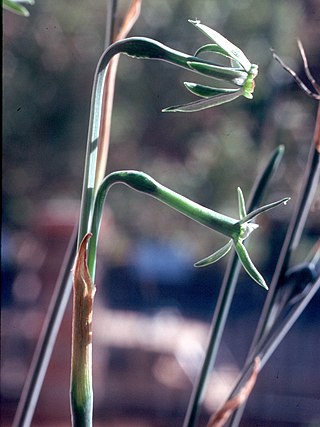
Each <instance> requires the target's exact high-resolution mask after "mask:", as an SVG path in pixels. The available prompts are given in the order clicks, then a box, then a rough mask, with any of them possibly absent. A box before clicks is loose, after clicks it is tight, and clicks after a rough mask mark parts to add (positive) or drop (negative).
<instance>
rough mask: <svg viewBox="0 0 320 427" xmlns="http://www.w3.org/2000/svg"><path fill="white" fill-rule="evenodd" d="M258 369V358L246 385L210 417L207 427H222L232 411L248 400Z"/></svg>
mask: <svg viewBox="0 0 320 427" xmlns="http://www.w3.org/2000/svg"><path fill="white" fill-rule="evenodd" d="M259 367H260V359H259V357H256V358H255V360H254V367H253V370H252V373H251V375H250V377H249V379H248V381H247V382H246V384H245V385H244V386H243V387H242V389H241V390H240V391H239V393H238V394H237V395H236V396H235V397H232V398H230V399H228V400H227V401H226V402H225V403H224V404H223V406H222V407H221V408H220V409H219V410H218V411H217V412H216V413H215V414H214V415H212V417H211V418H210V419H209V422H208V424H207V427H223V426H224V425H225V423H226V422H227V421H228V419H229V418H230V416H231V414H232V413H233V411H235V410H236V409H237V408H239V406H241V405H242V403H244V402H245V401H246V400H247V399H248V397H249V395H250V393H251V391H252V389H253V387H254V385H255V383H256V380H257V377H258V373H259V371H260V369H259Z"/></svg>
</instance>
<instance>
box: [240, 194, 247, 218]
mask: <svg viewBox="0 0 320 427" xmlns="http://www.w3.org/2000/svg"><path fill="white" fill-rule="evenodd" d="M238 206H239V218H240V219H242V218H244V217H245V216H246V215H247V212H246V205H245V202H244V197H243V193H242V190H241V188H240V187H238Z"/></svg>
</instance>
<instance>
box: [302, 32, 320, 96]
mask: <svg viewBox="0 0 320 427" xmlns="http://www.w3.org/2000/svg"><path fill="white" fill-rule="evenodd" d="M297 42H298V47H299V50H300V55H301V58H302V60H303V66H304V70H305V72H306V75H307V77H308V79H309V82H310V83H311V84H312V86H313V87H314V89H315V91H316V92H317V93H319V94H320V86H319V85H318V83H317V82H316V79H315V78H314V77H313V75H312V74H311V72H310V69H309V64H308V60H307V56H306V53H305V51H304V47H303V45H302V43H301V40H299V39H298V40H297Z"/></svg>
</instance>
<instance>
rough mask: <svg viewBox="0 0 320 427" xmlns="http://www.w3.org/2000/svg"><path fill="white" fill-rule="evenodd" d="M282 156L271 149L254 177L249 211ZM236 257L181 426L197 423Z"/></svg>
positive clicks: (191, 426)
mask: <svg viewBox="0 0 320 427" xmlns="http://www.w3.org/2000/svg"><path fill="white" fill-rule="evenodd" d="M282 155H283V147H282V146H280V147H278V149H276V150H275V151H274V153H273V154H272V156H271V158H270V159H269V161H268V163H267V166H266V167H265V169H264V171H263V173H262V174H261V175H260V177H259V178H258V179H257V180H256V183H255V186H254V188H253V189H252V196H251V197H250V201H249V203H248V209H247V211H248V212H251V211H252V210H253V209H254V208H255V207H256V206H257V205H258V203H259V202H260V200H261V198H262V197H263V194H264V190H265V188H266V186H267V184H268V182H269V180H270V178H271V177H272V174H273V173H274V171H275V170H276V168H277V166H278V164H279V162H280V160H281V158H282ZM240 267H241V265H240V261H239V258H238V257H237V256H236V255H235V253H233V255H232V257H231V258H230V260H229V263H228V266H227V270H226V273H225V276H224V279H223V283H222V287H221V291H220V293H219V298H218V301H217V305H216V308H215V311H214V316H213V319H212V323H211V330H210V338H209V343H208V347H207V349H206V355H205V360H204V363H203V366H202V368H201V372H200V374H199V377H198V380H197V383H196V384H195V386H194V388H193V392H192V395H191V398H190V402H189V406H188V409H187V413H186V416H185V420H184V427H194V426H195V425H196V423H197V419H198V415H199V410H200V405H201V403H202V397H203V394H204V391H205V386H206V382H207V379H208V376H209V373H210V371H211V370H212V369H213V366H214V364H215V361H216V357H217V353H218V349H219V347H220V343H221V338H222V334H223V331H224V327H225V324H226V320H227V316H228V314H229V310H230V306H231V302H232V299H233V296H234V292H235V288H236V284H237V281H238V276H239V272H240Z"/></svg>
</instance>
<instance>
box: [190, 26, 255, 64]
mask: <svg viewBox="0 0 320 427" xmlns="http://www.w3.org/2000/svg"><path fill="white" fill-rule="evenodd" d="M189 22H191V24H193V25H194V26H195V27H196V28H199V30H200V31H202V32H203V33H204V34H205V35H207V36H208V37H209V38H210V39H211V40H212V41H214V42H215V43H217V44H218V45H219V46H220V47H221V48H222V49H223V50H224V51H225V52H227V53H228V55H229V56H230V57H231V58H233V59H235V60H236V61H237V62H239V64H241V66H242V67H243V68H244V69H245V70H246V71H247V72H249V70H250V68H251V62H250V61H249V59H248V58H247V57H246V56H245V54H244V53H243V52H242V50H240V49H239V48H238V47H237V46H235V45H234V44H233V43H231V42H229V40H227V39H226V38H225V37H223V36H222V35H221V34H219V33H218V32H217V31H215V30H213V29H212V28H209V27H207V26H206V25H203V24H201V23H200V21H192V20H189Z"/></svg>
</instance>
